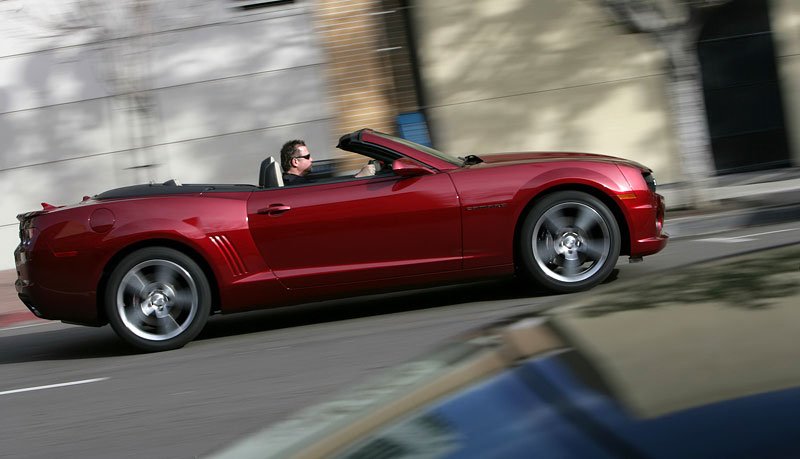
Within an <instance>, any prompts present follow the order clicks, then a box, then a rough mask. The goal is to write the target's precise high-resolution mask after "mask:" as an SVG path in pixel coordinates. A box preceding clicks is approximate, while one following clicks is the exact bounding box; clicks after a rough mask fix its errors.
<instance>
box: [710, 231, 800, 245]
mask: <svg viewBox="0 0 800 459" xmlns="http://www.w3.org/2000/svg"><path fill="white" fill-rule="evenodd" d="M790 231H800V228H789V229H782V230H775V231H767V232H764V233H755V234H744V235H742V236H732V237H709V238H705V239H695V240H696V241H704V242H727V243H738V242H750V241H755V239H753V238H756V237H758V236H766V235H769V234H778V233H788V232H790Z"/></svg>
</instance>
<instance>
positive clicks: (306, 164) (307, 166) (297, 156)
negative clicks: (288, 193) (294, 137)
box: [292, 145, 314, 175]
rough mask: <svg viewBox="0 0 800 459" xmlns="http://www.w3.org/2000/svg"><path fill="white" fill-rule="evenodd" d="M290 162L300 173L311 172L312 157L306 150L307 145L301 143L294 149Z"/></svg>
mask: <svg viewBox="0 0 800 459" xmlns="http://www.w3.org/2000/svg"><path fill="white" fill-rule="evenodd" d="M292 162H293V163H294V167H296V168H297V170H298V171H299V172H300V175H306V174H308V173H309V172H311V169H312V164H313V162H314V159H313V158H312V157H311V153H309V152H308V147H306V146H303V145H301V146H299V147H297V148H296V149H295V153H294V157H293V158H292Z"/></svg>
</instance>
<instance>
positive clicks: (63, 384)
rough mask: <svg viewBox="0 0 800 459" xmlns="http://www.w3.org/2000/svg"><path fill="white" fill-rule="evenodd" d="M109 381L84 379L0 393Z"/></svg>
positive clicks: (15, 392)
mask: <svg viewBox="0 0 800 459" xmlns="http://www.w3.org/2000/svg"><path fill="white" fill-rule="evenodd" d="M107 379H108V378H94V379H84V380H82V381H72V382H65V383H60V384H50V385H47V386H36V387H25V388H22V389H14V390H6V391H3V392H0V395H8V394H18V393H20V392H31V391H34V390H44V389H53V388H56V387H66V386H76V385H78V384H89V383H94V382H99V381H105V380H107Z"/></svg>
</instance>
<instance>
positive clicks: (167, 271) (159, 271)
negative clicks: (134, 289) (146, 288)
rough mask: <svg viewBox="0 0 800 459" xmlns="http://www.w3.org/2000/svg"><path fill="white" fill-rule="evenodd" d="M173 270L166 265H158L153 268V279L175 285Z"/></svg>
mask: <svg viewBox="0 0 800 459" xmlns="http://www.w3.org/2000/svg"><path fill="white" fill-rule="evenodd" d="M176 275H177V273H176V272H175V270H173V269H171V268H170V267H168V266H163V265H158V266H156V268H155V280H156V282H159V283H161V284H164V285H175V279H176V278H177V276H176Z"/></svg>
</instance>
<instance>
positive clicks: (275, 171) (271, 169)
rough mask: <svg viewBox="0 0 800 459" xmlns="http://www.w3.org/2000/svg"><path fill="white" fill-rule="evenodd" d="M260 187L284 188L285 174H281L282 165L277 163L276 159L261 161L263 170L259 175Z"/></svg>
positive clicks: (270, 158)
mask: <svg viewBox="0 0 800 459" xmlns="http://www.w3.org/2000/svg"><path fill="white" fill-rule="evenodd" d="M258 186H260V187H261V188H280V187H282V186H283V173H282V172H281V165H280V163H279V162H277V161H275V158H273V157H272V156H270V157H269V158H267V159H265V160H264V161H261V168H260V170H259V174H258Z"/></svg>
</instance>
